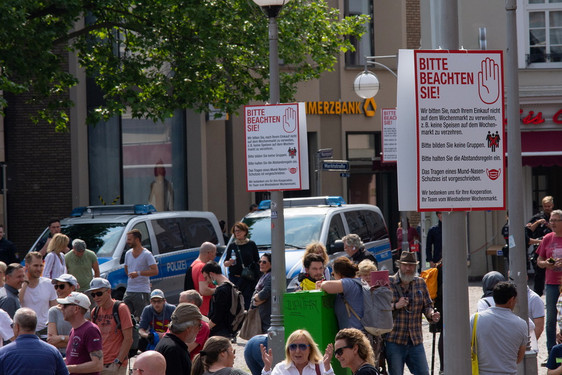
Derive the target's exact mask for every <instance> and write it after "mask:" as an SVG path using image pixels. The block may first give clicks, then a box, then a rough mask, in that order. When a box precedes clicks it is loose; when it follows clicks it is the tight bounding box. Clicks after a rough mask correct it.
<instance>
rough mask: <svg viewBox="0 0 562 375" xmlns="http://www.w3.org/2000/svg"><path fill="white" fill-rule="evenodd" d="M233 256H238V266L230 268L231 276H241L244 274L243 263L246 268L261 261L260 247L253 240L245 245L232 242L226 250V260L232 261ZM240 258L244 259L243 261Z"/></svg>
mask: <svg viewBox="0 0 562 375" xmlns="http://www.w3.org/2000/svg"><path fill="white" fill-rule="evenodd" d="M232 254H236V264H234V265H232V266H230V267H229V270H228V273H229V275H236V276H240V274H241V273H242V263H244V266H246V267H250V265H251V264H252V263H256V264H257V263H258V262H259V260H260V255H259V252H258V247H257V246H256V243H255V242H254V241H252V240H250V241H248V242H247V243H245V244H244V245H237V244H236V243H234V242H232V243H231V244H230V245H228V249H226V256H225V257H224V260H230V257H231V256H232ZM240 257H242V260H240Z"/></svg>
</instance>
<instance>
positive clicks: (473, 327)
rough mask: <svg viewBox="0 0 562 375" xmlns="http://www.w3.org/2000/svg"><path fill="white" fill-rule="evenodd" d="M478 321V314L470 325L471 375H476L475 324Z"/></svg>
mask: <svg viewBox="0 0 562 375" xmlns="http://www.w3.org/2000/svg"><path fill="white" fill-rule="evenodd" d="M477 321H478V313H476V314H474V323H473V324H472V341H471V342H470V360H471V362H472V375H478V350H477V347H476V322H477Z"/></svg>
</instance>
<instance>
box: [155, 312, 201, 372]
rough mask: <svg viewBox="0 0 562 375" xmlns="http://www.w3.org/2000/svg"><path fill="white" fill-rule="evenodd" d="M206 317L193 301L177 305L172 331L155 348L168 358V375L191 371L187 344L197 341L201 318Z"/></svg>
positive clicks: (171, 326) (171, 324) (173, 316)
mask: <svg viewBox="0 0 562 375" xmlns="http://www.w3.org/2000/svg"><path fill="white" fill-rule="evenodd" d="M206 319H207V318H205V317H204V316H203V315H201V312H200V311H199V308H198V307H197V306H195V305H193V304H191V303H180V304H179V305H178V306H177V307H176V309H175V310H174V313H173V314H172V321H171V322H170V332H168V333H166V334H165V335H164V337H162V339H161V340H160V342H159V343H158V345H156V349H155V350H156V351H157V352H159V353H161V354H162V355H163V356H164V358H166V375H175V374H190V373H191V359H190V358H189V351H188V349H187V344H189V343H192V342H193V341H195V337H196V336H197V333H198V332H199V328H201V320H206Z"/></svg>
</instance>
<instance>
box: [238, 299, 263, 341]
mask: <svg viewBox="0 0 562 375" xmlns="http://www.w3.org/2000/svg"><path fill="white" fill-rule="evenodd" d="M261 334H262V331H261V317H260V310H259V309H258V308H257V307H256V308H253V309H250V310H249V311H248V314H247V315H246V319H244V323H243V324H242V328H241V329H240V338H242V339H244V340H249V339H251V338H252V337H254V336H256V335H261Z"/></svg>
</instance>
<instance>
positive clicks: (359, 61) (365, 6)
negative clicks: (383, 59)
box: [345, 0, 375, 66]
mask: <svg viewBox="0 0 562 375" xmlns="http://www.w3.org/2000/svg"><path fill="white" fill-rule="evenodd" d="M345 14H346V16H358V15H363V14H366V15H368V16H370V17H371V19H370V20H369V21H368V22H367V23H366V24H365V29H366V30H365V34H363V36H362V37H361V39H357V38H354V37H351V38H350V41H351V44H353V46H354V47H355V51H349V52H347V53H346V54H345V65H346V66H364V65H365V56H373V55H374V52H373V51H374V45H373V44H374V43H373V41H374V40H375V36H374V31H373V30H374V27H373V2H372V1H371V0H347V2H346V8H345Z"/></svg>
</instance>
